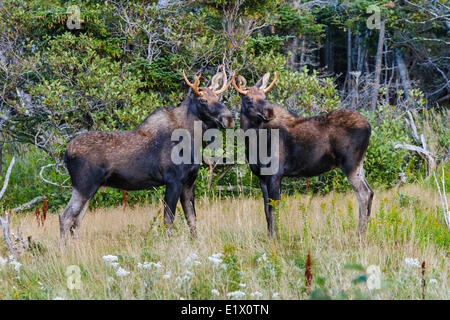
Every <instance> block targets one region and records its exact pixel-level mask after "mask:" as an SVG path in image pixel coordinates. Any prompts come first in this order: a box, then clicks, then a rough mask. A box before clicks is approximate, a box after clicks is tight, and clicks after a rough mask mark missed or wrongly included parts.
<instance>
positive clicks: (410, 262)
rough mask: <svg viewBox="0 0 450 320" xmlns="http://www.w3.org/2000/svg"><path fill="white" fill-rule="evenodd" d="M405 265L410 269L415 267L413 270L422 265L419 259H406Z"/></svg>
mask: <svg viewBox="0 0 450 320" xmlns="http://www.w3.org/2000/svg"><path fill="white" fill-rule="evenodd" d="M405 264H406V265H407V266H408V267H410V268H411V267H413V268H420V263H419V260H417V259H413V258H406V259H405Z"/></svg>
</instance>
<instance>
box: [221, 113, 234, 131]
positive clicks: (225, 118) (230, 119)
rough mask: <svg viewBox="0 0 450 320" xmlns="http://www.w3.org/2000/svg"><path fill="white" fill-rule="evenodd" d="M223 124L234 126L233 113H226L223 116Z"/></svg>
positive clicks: (225, 126) (229, 126) (226, 126)
mask: <svg viewBox="0 0 450 320" xmlns="http://www.w3.org/2000/svg"><path fill="white" fill-rule="evenodd" d="M222 126H223V127H224V128H233V127H234V119H233V115H231V114H230V115H226V116H223V117H222Z"/></svg>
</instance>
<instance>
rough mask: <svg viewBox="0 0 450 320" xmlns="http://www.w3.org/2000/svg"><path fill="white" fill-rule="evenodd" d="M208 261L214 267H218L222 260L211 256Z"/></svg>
mask: <svg viewBox="0 0 450 320" xmlns="http://www.w3.org/2000/svg"><path fill="white" fill-rule="evenodd" d="M208 259H209V261H211V262H212V263H213V264H214V265H219V264H221V263H222V259H220V257H217V256H216V257H215V255H212V256H211V257H208Z"/></svg>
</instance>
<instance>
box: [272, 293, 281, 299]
mask: <svg viewBox="0 0 450 320" xmlns="http://www.w3.org/2000/svg"><path fill="white" fill-rule="evenodd" d="M279 296H280V294H279V293H278V292H275V293H274V294H273V295H272V299H276V298H278V297H279Z"/></svg>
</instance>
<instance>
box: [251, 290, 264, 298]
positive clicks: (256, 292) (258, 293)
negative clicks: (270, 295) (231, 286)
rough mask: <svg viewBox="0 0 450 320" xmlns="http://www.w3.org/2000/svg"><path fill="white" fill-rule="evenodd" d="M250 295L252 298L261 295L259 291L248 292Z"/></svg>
mask: <svg viewBox="0 0 450 320" xmlns="http://www.w3.org/2000/svg"><path fill="white" fill-rule="evenodd" d="M250 296H251V297H252V298H261V297H262V296H263V295H262V293H261V292H258V291H255V292H252V293H250Z"/></svg>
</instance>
